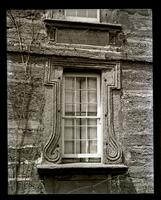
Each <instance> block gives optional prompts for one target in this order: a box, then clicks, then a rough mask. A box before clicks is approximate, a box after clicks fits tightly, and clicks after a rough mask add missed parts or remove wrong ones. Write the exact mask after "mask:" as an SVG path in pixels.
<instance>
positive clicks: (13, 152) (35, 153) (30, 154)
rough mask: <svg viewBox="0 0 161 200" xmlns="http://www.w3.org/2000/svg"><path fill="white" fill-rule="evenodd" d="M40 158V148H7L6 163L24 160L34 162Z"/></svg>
mask: <svg viewBox="0 0 161 200" xmlns="http://www.w3.org/2000/svg"><path fill="white" fill-rule="evenodd" d="M40 156H41V150H40V147H34V146H26V147H23V148H19V149H16V148H12V147H9V148H8V161H9V162H16V160H17V161H19V160H20V161H25V160H36V159H38V158H39V157H40Z"/></svg>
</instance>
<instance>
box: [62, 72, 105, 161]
mask: <svg viewBox="0 0 161 200" xmlns="http://www.w3.org/2000/svg"><path fill="white" fill-rule="evenodd" d="M65 77H96V78H97V116H73V117H72V116H65V106H64V105H65V86H64V83H65ZM100 87H101V84H100V75H99V74H96V73H93V74H92V73H72V72H71V73H70V72H67V73H64V75H63V101H62V104H63V105H62V158H102V145H103V144H102V137H103V136H102V125H101V124H102V119H101V110H102V109H101V95H100V94H101V89H100ZM67 118H73V119H76V118H78V119H80V118H84V119H88V118H91V119H92V118H93V119H97V153H90V154H83V153H81V154H65V153H64V119H67Z"/></svg>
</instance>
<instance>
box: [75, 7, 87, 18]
mask: <svg viewBox="0 0 161 200" xmlns="http://www.w3.org/2000/svg"><path fill="white" fill-rule="evenodd" d="M77 16H78V17H87V10H86V9H77Z"/></svg>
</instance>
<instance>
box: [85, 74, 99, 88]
mask: <svg viewBox="0 0 161 200" xmlns="http://www.w3.org/2000/svg"><path fill="white" fill-rule="evenodd" d="M87 87H88V89H97V79H96V78H93V77H90V78H87Z"/></svg>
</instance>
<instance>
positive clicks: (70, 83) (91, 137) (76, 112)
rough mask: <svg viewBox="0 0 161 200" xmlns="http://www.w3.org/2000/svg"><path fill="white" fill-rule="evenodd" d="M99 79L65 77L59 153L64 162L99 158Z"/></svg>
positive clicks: (78, 74) (93, 75) (79, 76)
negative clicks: (70, 159)
mask: <svg viewBox="0 0 161 200" xmlns="http://www.w3.org/2000/svg"><path fill="white" fill-rule="evenodd" d="M100 101H101V99H100V75H99V74H91V73H90V74H85V73H69V72H68V73H65V74H64V78H63V112H62V114H63V116H62V143H63V145H62V150H63V157H64V158H86V159H87V160H88V158H100V157H101V146H100V145H101V113H100V112H101V104H100Z"/></svg>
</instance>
